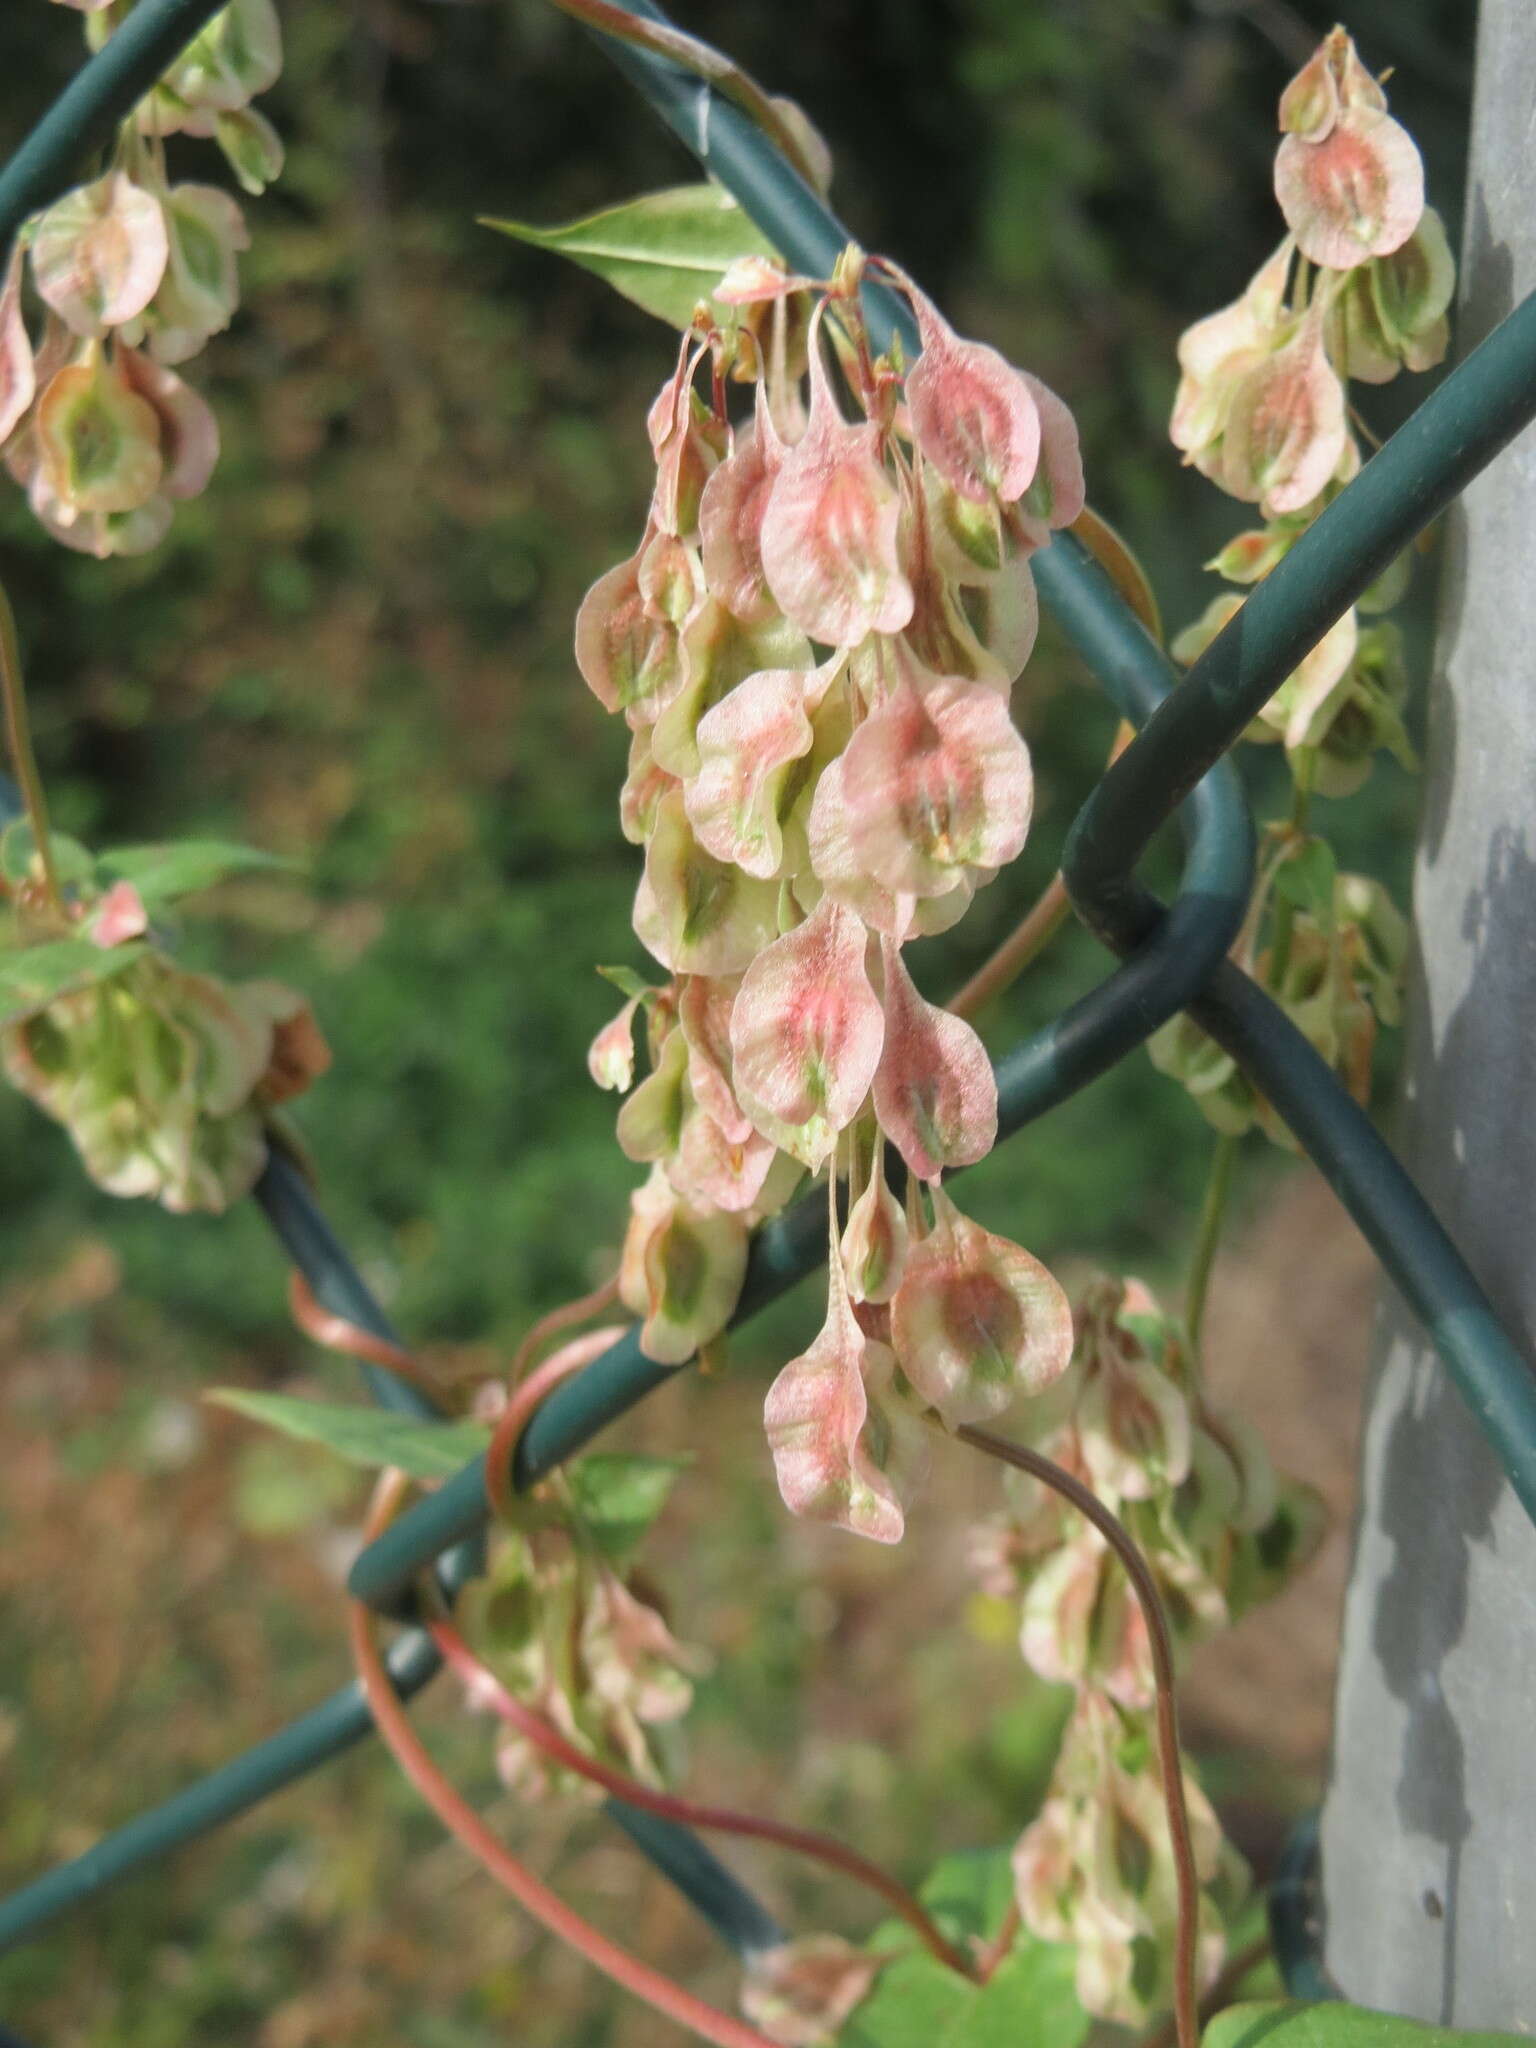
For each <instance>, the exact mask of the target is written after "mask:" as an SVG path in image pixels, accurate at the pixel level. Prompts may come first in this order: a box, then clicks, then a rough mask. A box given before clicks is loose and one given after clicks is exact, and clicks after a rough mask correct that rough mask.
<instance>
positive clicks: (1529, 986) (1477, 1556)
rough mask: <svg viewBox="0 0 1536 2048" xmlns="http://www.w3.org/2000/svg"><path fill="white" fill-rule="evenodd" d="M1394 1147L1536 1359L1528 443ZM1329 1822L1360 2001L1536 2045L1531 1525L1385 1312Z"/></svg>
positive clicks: (1441, 653)
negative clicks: (1515, 2034)
mask: <svg viewBox="0 0 1536 2048" xmlns="http://www.w3.org/2000/svg"><path fill="white" fill-rule="evenodd" d="M1533 166H1536V15H1533V13H1532V11H1531V8H1530V0H1483V7H1482V18H1481V23H1480V27H1479V38H1478V64H1477V87H1476V99H1475V105H1474V113H1473V133H1472V152H1471V160H1470V164H1469V180H1468V206H1467V219H1466V228H1465V234H1464V237H1463V287H1462V289H1463V307H1462V315H1461V320H1460V324H1459V328H1458V332H1459V334H1460V337H1461V342H1462V346H1463V348H1469V347H1471V346H1473V345H1474V344H1475V343H1476V342H1477V341H1478V340H1480V339H1481V338H1482V336H1483V335H1484V334H1485V333H1487V332H1488V330H1489V329H1490V328H1491V327H1493V326H1494V325H1495V323H1496V322H1497V321H1498V320H1500V319H1501V318H1502V317H1503V316H1504V314H1505V313H1507V312H1508V311H1509V309H1510V307H1511V306H1512V305H1514V304H1515V302H1516V301H1517V299H1518V298H1519V297H1520V296H1521V294H1522V293H1524V292H1528V291H1529V290H1530V289H1531V288H1532V286H1533V285H1536V213H1533V212H1532V209H1531V172H1532V168H1533ZM1446 539H1447V549H1448V561H1447V563H1446V579H1445V585H1444V589H1443V592H1442V617H1441V630H1440V644H1439V649H1438V659H1437V664H1436V668H1437V680H1436V685H1435V690H1434V695H1433V699H1432V704H1431V716H1430V725H1429V735H1428V750H1427V751H1428V763H1427V778H1426V812H1425V817H1424V822H1423V833H1422V839H1421V844H1420V849H1419V862H1418V873H1417V878H1416V884H1415V910H1416V918H1417V925H1418V934H1419V942H1420V948H1421V953H1422V964H1421V967H1420V972H1419V979H1418V985H1417V988H1416V991H1415V996H1414V1004H1413V1014H1412V1020H1411V1030H1410V1039H1409V1063H1408V1070H1407V1078H1406V1084H1405V1092H1404V1102H1403V1106H1402V1130H1401V1139H1402V1145H1401V1150H1402V1153H1403V1156H1404V1159H1405V1162H1406V1164H1407V1165H1408V1167H1409V1169H1410V1171H1411V1172H1413V1173H1414V1174H1415V1175H1416V1177H1417V1179H1418V1181H1419V1183H1420V1185H1421V1186H1422V1187H1423V1189H1424V1191H1425V1193H1426V1194H1427V1195H1428V1197H1429V1199H1430V1201H1431V1202H1432V1203H1433V1204H1434V1206H1435V1208H1436V1210H1437V1212H1438V1214H1439V1215H1440V1217H1441V1218H1442V1220H1443V1221H1444V1222H1445V1223H1446V1225H1447V1226H1448V1228H1449V1229H1450V1231H1451V1233H1452V1235H1453V1236H1454V1237H1455V1238H1456V1239H1457V1240H1458V1241H1459V1242H1460V1243H1461V1244H1462V1245H1463V1247H1464V1248H1465V1250H1466V1252H1467V1253H1468V1255H1469V1257H1470V1258H1471V1261H1472V1263H1473V1265H1474V1266H1475V1267H1476V1268H1477V1270H1478V1274H1479V1277H1480V1278H1481V1279H1482V1281H1483V1283H1484V1285H1485V1286H1486V1287H1487V1289H1488V1292H1489V1293H1490V1295H1491V1296H1492V1299H1493V1302H1494V1305H1495V1307H1496V1308H1497V1309H1498V1310H1499V1312H1500V1314H1501V1316H1502V1318H1503V1320H1504V1321H1505V1325H1506V1327H1507V1328H1509V1329H1510V1330H1511V1332H1512V1333H1513V1334H1515V1335H1516V1336H1517V1338H1518V1336H1519V1335H1520V1334H1521V1333H1522V1332H1523V1333H1524V1336H1525V1339H1526V1344H1527V1348H1528V1350H1529V1349H1530V1348H1532V1347H1533V1346H1536V1233H1533V1223H1536V1195H1533V1188H1536V1035H1533V1031H1532V1014H1533V1010H1536V780H1533V771H1536V577H1533V575H1532V572H1531V548H1532V544H1533V542H1536V431H1533V430H1532V429H1530V428H1527V430H1526V431H1525V433H1524V434H1523V435H1522V436H1521V437H1520V439H1519V440H1517V441H1516V442H1515V443H1514V444H1513V445H1512V446H1511V448H1510V450H1509V452H1508V454H1507V455H1506V456H1505V458H1504V459H1503V460H1502V461H1500V462H1499V463H1497V464H1495V465H1494V466H1493V468H1491V469H1490V470H1488V471H1486V472H1485V473H1484V474H1483V475H1482V476H1481V477H1479V478H1478V480H1477V481H1476V482H1475V483H1474V484H1473V485H1472V487H1471V488H1470V490H1468V492H1467V493H1466V495H1465V496H1464V497H1463V499H1462V501H1461V504H1460V506H1459V507H1458V509H1457V510H1456V511H1455V512H1454V513H1453V514H1452V516H1451V520H1450V522H1449V527H1448V532H1447V536H1446ZM1361 1484H1362V1506H1361V1511H1360V1524H1359V1529H1358V1532H1357V1538H1356V1554H1355V1561H1354V1568H1353V1574H1352V1578H1351V1582H1350V1587H1349V1592H1348V1596H1347V1599H1346V1605H1345V1624H1344V1642H1343V1659H1342V1665H1341V1671H1340V1678H1339V1688H1338V1699H1337V1708H1336V1723H1335V1733H1334V1762H1333V1774H1332V1783H1331V1785H1330V1788H1329V1792H1328V1797H1327V1802H1326V1805H1325V1807H1324V1812H1323V1825H1322V1885H1323V1908H1324V1916H1325V1934H1324V1956H1325V1960H1326V1963H1327V1967H1328V1969H1329V1971H1330V1973H1331V1974H1332V1976H1333V1978H1334V1979H1335V1981H1336V1982H1337V1984H1338V1985H1339V1987H1340V1989H1341V1990H1342V1991H1343V1992H1344V1994H1345V1995H1346V1996H1347V1997H1349V1998H1351V1999H1355V2000H1358V2001H1360V2002H1361V2003H1365V2004H1370V2005H1378V2006H1382V2007H1385V2008H1386V2009H1388V2010H1390V2011H1395V2012H1401V2013H1407V2014H1411V2015H1413V2016H1415V2017H1418V2018H1422V2019H1427V2020H1438V2021H1440V2022H1442V2023H1446V2022H1452V2023H1454V2024H1456V2025H1458V2026H1462V2027H1479V2026H1481V2027H1502V2028H1514V2029H1517V2030H1519V2031H1520V2032H1528V2033H1532V2034H1536V1933H1533V1930H1536V1748H1533V1745H1532V1741H1531V1728H1532V1714H1533V1710H1536V1529H1533V1527H1532V1526H1531V1524H1530V1522H1529V1521H1528V1520H1527V1519H1526V1517H1525V1516H1524V1515H1523V1514H1522V1513H1521V1511H1520V1508H1519V1505H1518V1503H1517V1502H1516V1500H1515V1497H1514V1495H1513V1493H1512V1492H1511V1490H1510V1487H1509V1485H1508V1482H1507V1481H1506V1480H1505V1479H1504V1478H1503V1476H1502V1474H1501V1473H1500V1470H1499V1467H1498V1465H1497V1463H1496V1461H1495V1459H1494V1457H1493V1456H1492V1454H1491V1453H1490V1451H1489V1449H1488V1446H1487V1443H1486V1441H1485V1440H1484V1438H1483V1437H1482V1435H1481V1434H1480V1433H1479V1431H1478V1430H1477V1429H1476V1428H1475V1426H1474V1425H1473V1423H1472V1422H1471V1420H1470V1418H1469V1416H1468V1414H1467V1412H1466V1410H1465V1409H1464V1408H1463V1407H1462V1405H1461V1404H1460V1403H1459V1402H1458V1401H1457V1400H1455V1398H1454V1397H1453V1396H1452V1394H1451V1391H1450V1388H1449V1386H1448V1384H1447V1382H1446V1380H1445V1377H1444V1375H1443V1374H1442V1373H1441V1371H1440V1369H1439V1367H1438V1365H1437V1362H1436V1360H1435V1356H1434V1353H1433V1352H1432V1350H1431V1349H1430V1347H1429V1345H1428V1344H1427V1343H1426V1341H1425V1339H1424V1336H1423V1334H1422V1331H1421V1329H1420V1328H1419V1326H1418V1325H1417V1324H1416V1323H1415V1322H1414V1320H1413V1319H1412V1318H1411V1317H1410V1316H1408V1315H1407V1314H1406V1313H1405V1311H1404V1310H1403V1307H1402V1305H1401V1303H1400V1302H1399V1301H1397V1300H1396V1299H1395V1298H1389V1299H1388V1300H1386V1301H1385V1302H1384V1304H1383V1308H1382V1313H1381V1318H1380V1326H1379V1329H1378V1334H1377V1346H1376V1370H1375V1376H1374V1381H1373V1387H1372V1392H1371V1396H1370V1403H1369V1413H1368V1417H1367V1423H1366V1432H1365V1442H1364V1449H1363V1454H1362V1475H1361Z"/></svg>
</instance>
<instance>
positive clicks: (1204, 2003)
mask: <svg viewBox="0 0 1536 2048" xmlns="http://www.w3.org/2000/svg"><path fill="white" fill-rule="evenodd" d="M1269 1952H1270V1941H1269V1936H1268V1935H1267V1934H1261V1935H1260V1936H1259V1938H1258V1939H1257V1940H1256V1941H1250V1942H1249V1944H1248V1946H1247V1947H1246V1948H1240V1949H1239V1950H1238V1952H1237V1954H1236V1955H1235V1956H1232V1957H1231V1958H1229V1960H1228V1961H1227V1962H1225V1963H1223V1965H1222V1967H1221V1974H1220V1976H1218V1977H1217V1979H1216V1981H1215V1983H1214V1984H1212V1986H1211V1988H1210V1990H1209V1991H1207V1992H1206V1994H1205V1996H1204V1997H1203V1998H1202V1999H1201V2001H1200V2024H1201V2026H1202V2027H1204V2026H1207V2025H1208V2024H1209V2023H1210V2021H1211V2020H1213V2019H1214V2018H1215V2017H1216V2015H1217V2013H1219V2012H1220V2011H1221V2010H1222V2008H1223V2007H1224V2006H1228V2005H1230V2004H1231V2003H1232V1994H1233V1992H1234V1991H1236V1989H1237V1987H1238V1986H1239V1985H1240V1984H1241V1983H1242V1981H1243V1979H1244V1978H1245V1977H1246V1976H1247V1975H1248V1973H1249V1971H1250V1970H1256V1969H1257V1968H1258V1966H1259V1964H1260V1963H1262V1962H1263V1961H1264V1960H1265V1958H1266V1957H1267V1956H1268V1954H1269ZM1173 2044H1174V2028H1173V2021H1172V2020H1171V2019H1166V2020H1164V2021H1163V2022H1162V2024H1161V2025H1160V2026H1158V2027H1156V2028H1154V2029H1153V2031H1152V2032H1151V2033H1150V2034H1148V2036H1147V2038H1146V2039H1145V2040H1144V2041H1143V2042H1142V2043H1141V2048H1173Z"/></svg>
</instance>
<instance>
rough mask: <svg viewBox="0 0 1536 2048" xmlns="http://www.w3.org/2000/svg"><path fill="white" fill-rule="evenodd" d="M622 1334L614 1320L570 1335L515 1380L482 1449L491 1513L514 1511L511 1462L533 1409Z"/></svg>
mask: <svg viewBox="0 0 1536 2048" xmlns="http://www.w3.org/2000/svg"><path fill="white" fill-rule="evenodd" d="M623 1335H624V1326H622V1325H620V1324H616V1323H611V1324H608V1325H606V1326H605V1327H604V1328H602V1329H600V1330H588V1331H587V1332H586V1333H585V1335H584V1336H580V1337H573V1338H572V1339H571V1341H570V1343H569V1344H563V1345H562V1346H561V1347H560V1349H559V1350H558V1351H555V1352H552V1353H551V1354H550V1356H549V1357H548V1358H546V1359H545V1360H544V1361H543V1363H542V1364H541V1365H536V1366H535V1367H534V1369H533V1371H532V1372H531V1373H529V1374H528V1376H527V1378H526V1379H521V1380H519V1381H517V1383H516V1384H515V1385H514V1386H513V1388H512V1389H511V1392H510V1393H509V1395H508V1397H507V1405H506V1407H505V1408H504V1409H503V1410H502V1412H501V1415H500V1416H499V1417H498V1419H497V1423H496V1427H495V1429H494V1430H493V1431H492V1433H491V1441H490V1443H489V1444H488V1445H487V1446H486V1452H485V1495H486V1499H487V1500H488V1501H489V1502H490V1504H491V1512H492V1514H493V1515H496V1516H497V1517H498V1518H499V1519H503V1520H505V1519H508V1518H510V1517H511V1516H512V1514H513V1513H514V1512H515V1508H514V1501H515V1495H516V1489H515V1488H514V1487H513V1484H512V1461H513V1459H514V1458H515V1457H516V1455H517V1445H518V1440H519V1438H520V1437H521V1436H522V1433H523V1431H524V1430H525V1429H526V1428H527V1427H528V1424H529V1422H530V1420H531V1419H532V1416H533V1411H534V1410H535V1408H537V1407H538V1406H539V1404H540V1402H541V1401H543V1399H544V1398H545V1396H546V1395H547V1394H551V1393H553V1392H554V1390H555V1388H556V1387H558V1386H559V1384H560V1382H561V1381H562V1380H568V1379H569V1378H570V1376H571V1374H572V1373H574V1372H580V1371H581V1369H582V1367H583V1366H584V1365H590V1364H591V1362H592V1360H593V1359H594V1358H600V1357H601V1356H602V1354H603V1353H604V1352H605V1351H607V1350H608V1349H609V1348H610V1346H612V1345H614V1344H617V1342H618V1341H619V1339H620V1338H621V1337H622V1336H623Z"/></svg>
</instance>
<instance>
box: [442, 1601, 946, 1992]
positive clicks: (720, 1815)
mask: <svg viewBox="0 0 1536 2048" xmlns="http://www.w3.org/2000/svg"><path fill="white" fill-rule="evenodd" d="M427 1625H428V1628H429V1629H430V1631H431V1634H432V1639H433V1641H434V1642H435V1643H436V1644H437V1647H438V1648H439V1649H440V1650H441V1651H442V1653H443V1656H444V1658H445V1659H446V1661H447V1662H448V1664H449V1665H450V1666H451V1667H452V1668H453V1670H454V1671H455V1672H457V1674H458V1675H459V1677H460V1678H462V1679H463V1680H464V1683H465V1685H466V1687H467V1688H468V1689H469V1692H470V1696H471V1698H473V1699H474V1700H476V1701H483V1702H484V1703H485V1704H486V1705H487V1706H489V1707H490V1708H491V1710H492V1711H493V1712H494V1713H496V1714H498V1715H499V1716H500V1717H501V1719H502V1720H503V1721H505V1722H506V1723H507V1725H508V1727H511V1728H515V1729H516V1730H517V1732H518V1733H519V1734H520V1735H522V1736H523V1737H525V1738H526V1740H528V1741H529V1742H531V1743H533V1744H534V1745H535V1747H537V1748H539V1749H541V1750H543V1752H544V1753H545V1755H546V1756H549V1757H552V1758H553V1759H554V1761H555V1762H556V1763H558V1764H560V1765H562V1766H563V1767H564V1768H565V1769H566V1770H568V1771H575V1772H578V1773H579V1774H580V1775H581V1776H582V1777H584V1778H586V1779H589V1780H590V1781H591V1783H593V1784H594V1785H601V1786H602V1788H603V1790H604V1791H605V1792H610V1793H612V1794H613V1796H614V1797H615V1798H617V1799H622V1800H624V1801H625V1802H626V1803H627V1804H628V1805H630V1806H638V1807H640V1808H641V1809H642V1810H643V1811H644V1812H646V1813H656V1814H660V1815H661V1816H662V1817H663V1818H664V1819H667V1820H675V1821H680V1822H681V1823H682V1824H683V1825H684V1826H685V1827H694V1828H704V1829H707V1830H711V1831H713V1832H716V1833H720V1834H729V1835H741V1836H745V1837H747V1838H749V1839H751V1840H754V1841H761V1842H772V1843H774V1844H775V1845H776V1846H777V1847H778V1848H781V1849H792V1850H794V1851H795V1852H796V1853H797V1854H799V1855H802V1856H809V1857H811V1858H813V1859H814V1860H815V1861H817V1862H819V1863H825V1864H826V1865H828V1867H829V1868H831V1869H833V1870H839V1871H841V1872H842V1873H843V1875H844V1876H845V1877H851V1878H852V1879H853V1880H854V1882H855V1883H856V1884H862V1885H864V1886H866V1887H867V1888H868V1889H869V1890H870V1891H872V1892H874V1893H875V1894H876V1895H877V1896H878V1897H880V1898H882V1899H884V1900H885V1902H886V1904H887V1905H888V1906H890V1908H891V1909H892V1911H893V1912H895V1913H898V1914H899V1915H900V1916H901V1918H902V1919H903V1920H905V1921H906V1923H907V1925H908V1926H909V1927H911V1928H912V1929H913V1930H914V1932H915V1933H916V1934H917V1935H918V1936H919V1937H920V1939H921V1940H922V1942H923V1945H924V1946H925V1947H926V1948H927V1949H928V1950H929V1951H930V1952H931V1953H932V1954H933V1955H934V1956H936V1957H937V1958H938V1960H939V1961H940V1962H941V1963H944V1964H945V1965H947V1967H948V1968H950V1969H951V1970H958V1971H959V1972H960V1974H961V1975H962V1976H966V1977H969V1976H972V1975H973V1974H975V1973H974V1972H973V1971H972V1969H971V1966H970V1965H969V1964H968V1963H967V1961H966V1959H965V1957H964V1956H963V1955H962V1954H961V1953H960V1951H959V1950H958V1949H957V1948H955V1947H954V1945H953V1944H952V1943H951V1942H948V1941H946V1940H945V1938H944V1936H943V1935H942V1934H941V1933H940V1932H939V1929H938V1928H937V1927H936V1926H935V1925H934V1923H933V1921H932V1919H931V1918H930V1917H929V1915H928V1914H927V1913H926V1912H925V1911H924V1909H923V1908H922V1906H921V1905H919V1903H918V1901H917V1900H916V1899H915V1898H914V1897H913V1896H912V1894H911V1893H910V1892H909V1891H907V1890H906V1888H905V1887H904V1886H902V1885H900V1884H898V1883H897V1881H896V1880H895V1878H893V1877H890V1876H888V1875H887V1873H886V1872H885V1871H883V1870H881V1869H880V1868H879V1866H878V1865H877V1864H874V1863H871V1862H869V1861H868V1860H867V1859H866V1858H865V1857H863V1856H861V1855H860V1854H859V1853H858V1851H857V1850H856V1849H849V1848H847V1847H845V1846H844V1844H843V1843H841V1842H837V1841H834V1840H833V1839H832V1838H831V1836H829V1835H823V1834H819V1833H817V1832H816V1831H815V1830H814V1829H812V1828H797V1827H793V1826H790V1825H789V1824H788V1823H787V1822H784V1821H775V1820H763V1819H760V1818H759V1817H758V1816H757V1815H755V1814H750V1813H737V1812H736V1811H735V1810H734V1809H733V1808H731V1807H727V1806H707V1805H704V1804H702V1803H701V1802H699V1801H698V1800H694V1799H685V1798H681V1797H679V1796H676V1795H674V1794H672V1793H668V1792H657V1791H654V1790H652V1788H651V1787H650V1786H649V1785H643V1784H641V1783H640V1781H639V1780H638V1779H636V1778H631V1777H628V1776H626V1775H625V1773H624V1772H623V1771H616V1770H614V1769H613V1768H612V1767H611V1766H610V1765H608V1764H605V1763H603V1762H601V1761H600V1760H599V1759H598V1758H596V1757H591V1756H587V1755H586V1754H585V1753H584V1752H583V1751H582V1750H579V1749H577V1748H576V1747H575V1745H574V1744H573V1743H570V1742H568V1741H567V1740H566V1739H565V1737H564V1736H563V1735H561V1734H560V1732H559V1730H558V1729H556V1728H555V1727H554V1726H553V1725H552V1724H551V1723H550V1722H549V1721H548V1720H546V1719H545V1717H544V1716H543V1715H542V1714H540V1713H538V1712H537V1711H536V1710H535V1709H534V1708H532V1707H530V1706H527V1705H525V1703H524V1702H523V1701H522V1700H519V1699H517V1698H516V1697H515V1696H514V1695H513V1694H512V1693H510V1692H508V1691H507V1689H506V1687H505V1686H504V1685H502V1683H501V1682H500V1680H499V1679H498V1678H497V1677H496V1676H495V1674H494V1673H493V1672H492V1671H490V1670H488V1669H487V1667H486V1665H485V1664H484V1663H483V1662H482V1661H481V1659H480V1658H479V1657H477V1656H476V1655H475V1653H474V1651H473V1650H472V1649H471V1648H470V1646H469V1644H468V1643H466V1642H465V1640H464V1638H463V1636H461V1635H460V1634H459V1632H458V1630H457V1629H456V1628H455V1627H454V1626H453V1624H452V1623H451V1622H449V1621H446V1620H443V1619H442V1618H435V1619H433V1620H432V1621H430V1622H429V1623H428V1624H427Z"/></svg>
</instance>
